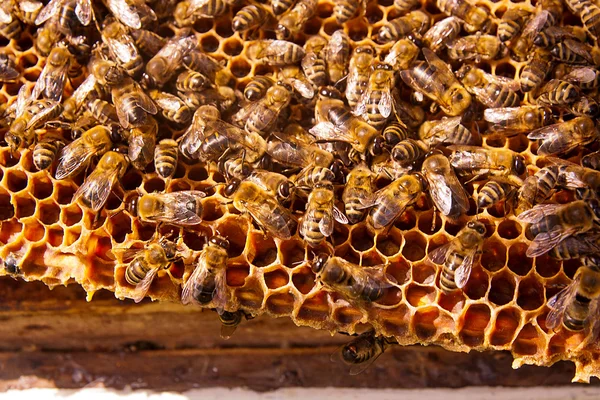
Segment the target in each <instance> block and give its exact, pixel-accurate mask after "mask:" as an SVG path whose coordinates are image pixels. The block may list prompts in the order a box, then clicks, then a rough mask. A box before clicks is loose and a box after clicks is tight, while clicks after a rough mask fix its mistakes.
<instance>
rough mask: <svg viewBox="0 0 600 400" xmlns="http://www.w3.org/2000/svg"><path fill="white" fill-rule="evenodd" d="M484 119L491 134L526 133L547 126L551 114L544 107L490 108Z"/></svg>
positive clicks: (486, 111) (484, 114)
mask: <svg viewBox="0 0 600 400" xmlns="http://www.w3.org/2000/svg"><path fill="white" fill-rule="evenodd" d="M483 118H484V119H485V120H486V121H487V122H489V125H488V130H489V131H490V132H509V133H525V132H531V131H532V130H535V129H538V128H541V127H543V126H544V125H546V123H548V122H549V120H550V119H551V114H550V112H548V110H546V109H545V108H543V107H539V106H521V107H506V108H488V109H486V110H485V111H484V112H483Z"/></svg>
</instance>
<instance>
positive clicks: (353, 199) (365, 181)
mask: <svg viewBox="0 0 600 400" xmlns="http://www.w3.org/2000/svg"><path fill="white" fill-rule="evenodd" d="M374 188H375V186H374V182H373V173H372V172H371V170H370V169H369V167H368V166H367V165H366V164H365V163H360V164H358V165H357V166H356V167H354V168H353V169H352V171H350V173H349V174H348V177H347V178H346V186H345V187H344V193H343V194H342V201H343V202H344V207H345V210H346V216H347V217H348V223H350V224H357V223H359V222H360V221H362V219H363V218H364V216H365V210H364V208H363V207H362V205H363V204H364V203H365V202H366V201H367V199H368V198H369V197H370V196H371V195H372V194H373V191H374Z"/></svg>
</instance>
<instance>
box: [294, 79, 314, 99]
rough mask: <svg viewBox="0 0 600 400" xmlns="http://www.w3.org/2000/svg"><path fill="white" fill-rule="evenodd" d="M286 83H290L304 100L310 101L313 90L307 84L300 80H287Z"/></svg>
mask: <svg viewBox="0 0 600 400" xmlns="http://www.w3.org/2000/svg"><path fill="white" fill-rule="evenodd" d="M288 81H290V83H291V84H292V87H293V88H294V89H295V90H296V91H297V92H298V93H300V95H301V96H302V97H304V98H305V99H312V98H313V97H314V96H315V89H314V88H313V87H312V85H311V84H310V83H309V82H306V81H304V80H301V79H288Z"/></svg>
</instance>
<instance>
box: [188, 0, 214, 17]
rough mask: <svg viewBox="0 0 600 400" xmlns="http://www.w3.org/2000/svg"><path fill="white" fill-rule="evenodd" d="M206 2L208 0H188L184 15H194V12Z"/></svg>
mask: <svg viewBox="0 0 600 400" xmlns="http://www.w3.org/2000/svg"><path fill="white" fill-rule="evenodd" d="M208 2H209V0H190V1H189V5H188V8H187V12H186V17H191V16H192V15H194V14H195V13H196V12H198V10H200V9H201V8H202V7H204V6H205V5H206V4H207V3H208Z"/></svg>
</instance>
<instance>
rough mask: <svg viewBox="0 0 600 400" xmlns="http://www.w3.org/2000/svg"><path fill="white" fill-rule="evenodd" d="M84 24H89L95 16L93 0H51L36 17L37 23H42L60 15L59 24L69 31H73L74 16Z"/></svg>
mask: <svg viewBox="0 0 600 400" xmlns="http://www.w3.org/2000/svg"><path fill="white" fill-rule="evenodd" d="M73 13H74V14H75V16H76V18H77V20H78V21H79V22H80V23H81V25H83V26H88V25H89V24H90V22H92V19H93V18H94V10H93V8H92V1H91V0H50V1H49V2H48V4H46V5H45V6H44V8H42V9H41V10H40V12H39V14H38V15H37V17H36V18H35V21H34V23H35V25H41V24H43V23H44V22H46V21H47V20H49V19H50V18H52V17H54V16H58V17H59V24H60V25H61V26H62V27H63V29H65V31H66V32H67V33H69V32H72V31H73V29H72V27H73V24H74V21H73V18H72V15H73Z"/></svg>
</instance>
